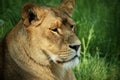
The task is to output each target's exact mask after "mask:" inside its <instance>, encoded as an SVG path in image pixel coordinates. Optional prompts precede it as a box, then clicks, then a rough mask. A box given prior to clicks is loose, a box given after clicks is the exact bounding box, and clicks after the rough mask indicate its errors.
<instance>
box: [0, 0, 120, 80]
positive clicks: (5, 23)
mask: <svg viewBox="0 0 120 80" xmlns="http://www.w3.org/2000/svg"><path fill="white" fill-rule="evenodd" d="M26 2H34V3H36V4H38V5H53V6H56V5H58V4H59V3H60V0H21V1H19V3H18V2H17V1H16V0H1V1H0V5H1V7H0V14H1V15H0V38H3V37H4V36H5V34H6V32H8V31H9V30H10V29H11V28H12V27H13V26H15V24H16V23H17V22H18V21H19V20H20V18H21V14H20V10H21V7H22V6H23V4H25V3H26ZM119 9H120V1H119V0H76V7H75V11H74V13H73V19H74V20H75V22H76V26H77V35H78V37H79V38H80V40H81V42H82V52H81V58H80V64H79V65H78V66H77V67H75V68H74V69H73V70H74V72H75V76H76V77H77V80H119V79H120V68H119V66H120V10H119Z"/></svg>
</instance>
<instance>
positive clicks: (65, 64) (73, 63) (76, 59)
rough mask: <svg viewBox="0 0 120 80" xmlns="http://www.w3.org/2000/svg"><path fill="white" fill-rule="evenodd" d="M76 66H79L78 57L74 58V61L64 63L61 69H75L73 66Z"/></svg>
mask: <svg viewBox="0 0 120 80" xmlns="http://www.w3.org/2000/svg"><path fill="white" fill-rule="evenodd" d="M78 64H79V59H78V57H77V58H75V59H74V60H72V61H69V62H66V63H64V64H63V67H64V68H65V69H69V68H72V67H75V66H76V65H78Z"/></svg>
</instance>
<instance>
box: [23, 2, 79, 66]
mask: <svg viewBox="0 0 120 80" xmlns="http://www.w3.org/2000/svg"><path fill="white" fill-rule="evenodd" d="M62 5H63V4H62ZM31 7H32V9H31ZM26 10H27V12H26ZM22 12H23V16H22V17H23V23H24V26H26V30H27V33H28V35H29V42H30V46H32V48H31V50H32V49H33V52H32V53H31V54H30V56H31V57H32V58H33V59H34V60H35V61H36V62H38V63H39V61H40V59H39V58H38V59H36V57H34V56H35V55H36V54H37V55H38V56H39V55H40V56H42V55H41V54H40V53H41V52H42V53H43V54H44V57H45V58H47V59H48V60H49V62H53V63H55V64H60V65H62V66H65V67H71V66H73V65H76V64H78V63H79V57H80V55H79V54H80V45H81V43H80V40H79V39H78V37H77V36H76V34H75V23H74V21H73V20H72V19H71V13H70V12H66V11H65V10H63V9H62V8H61V7H59V8H51V7H38V6H37V5H34V4H27V5H25V6H24V8H23V11H22ZM26 15H27V16H26ZM43 59H44V58H43Z"/></svg>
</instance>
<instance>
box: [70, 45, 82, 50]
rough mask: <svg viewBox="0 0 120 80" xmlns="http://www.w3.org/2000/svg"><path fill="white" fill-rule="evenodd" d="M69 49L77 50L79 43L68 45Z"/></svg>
mask: <svg viewBox="0 0 120 80" xmlns="http://www.w3.org/2000/svg"><path fill="white" fill-rule="evenodd" d="M69 47H70V48H71V49H74V50H75V51H78V49H79V47H80V45H69Z"/></svg>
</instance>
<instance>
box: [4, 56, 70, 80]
mask: <svg viewBox="0 0 120 80" xmlns="http://www.w3.org/2000/svg"><path fill="white" fill-rule="evenodd" d="M36 65H37V64H36ZM4 74H5V75H4V76H5V80H66V78H65V76H66V75H67V70H65V69H64V68H62V67H60V66H58V65H55V64H51V66H40V65H38V66H37V67H36V66H35V67H32V65H31V66H30V65H28V66H26V68H24V69H22V68H21V67H20V66H19V65H18V64H16V63H15V62H14V61H13V60H12V58H11V57H10V55H8V54H6V67H5V72H4ZM11 76H12V77H11ZM67 77H69V75H68V76H67ZM67 80H71V79H68V78H67Z"/></svg>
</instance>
